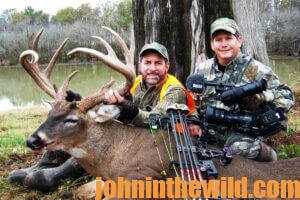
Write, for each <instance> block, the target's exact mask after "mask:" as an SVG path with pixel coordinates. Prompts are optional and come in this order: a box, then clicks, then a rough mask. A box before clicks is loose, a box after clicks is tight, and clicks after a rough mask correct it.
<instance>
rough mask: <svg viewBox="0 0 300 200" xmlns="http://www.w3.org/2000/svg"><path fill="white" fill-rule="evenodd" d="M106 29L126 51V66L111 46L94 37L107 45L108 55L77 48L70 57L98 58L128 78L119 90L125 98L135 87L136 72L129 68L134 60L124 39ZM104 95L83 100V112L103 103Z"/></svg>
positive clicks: (100, 94) (71, 52) (101, 93)
mask: <svg viewBox="0 0 300 200" xmlns="http://www.w3.org/2000/svg"><path fill="white" fill-rule="evenodd" d="M104 28H105V29H107V30H109V31H110V32H111V33H112V34H114V35H115V36H116V37H117V39H118V41H119V43H120V45H121V47H122V49H123V51H124V56H125V58H126V63H127V64H126V65H125V64H124V63H122V62H121V61H120V60H119V59H118V58H117V56H115V52H114V51H113V49H112V48H111V46H110V45H109V44H108V43H107V42H106V41H105V40H104V39H102V38H101V37H95V36H93V37H94V38H96V39H99V40H100V41H101V43H102V44H104V45H105V47H106V49H107V51H108V55H105V54H103V53H102V52H99V51H96V50H94V49H89V48H75V49H73V50H71V51H70V52H69V53H68V55H71V54H74V53H77V52H81V53H87V54H89V55H91V56H94V57H96V58H98V59H99V60H100V61H101V62H103V63H104V64H105V65H107V66H109V67H111V68H112V69H114V70H115V71H117V72H119V73H121V74H123V75H124V76H125V78H126V83H125V85H124V86H123V87H122V88H120V89H119V91H118V92H119V94H120V95H121V96H124V95H126V94H127V93H128V92H129V90H130V88H131V87H132V86H133V84H134V80H135V73H134V70H132V69H133V68H131V67H129V66H128V65H129V64H130V60H133V59H132V58H131V55H130V52H129V50H128V48H127V46H126V44H125V42H124V41H123V40H122V38H121V37H120V36H119V35H118V34H117V33H116V32H115V31H113V30H111V29H110V28H107V27H104ZM103 95H104V93H103V91H102V92H100V93H97V94H96V95H94V96H92V97H88V98H86V99H83V100H82V101H81V102H80V103H78V105H80V107H81V108H80V109H81V111H86V110H88V109H89V108H91V107H93V106H95V105H97V104H98V103H100V102H102V101H103V100H104V97H103ZM82 105H88V106H82Z"/></svg>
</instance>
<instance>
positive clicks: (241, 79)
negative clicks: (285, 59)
mask: <svg viewBox="0 0 300 200" xmlns="http://www.w3.org/2000/svg"><path fill="white" fill-rule="evenodd" d="M195 73H203V74H204V77H205V78H206V80H208V81H218V82H221V83H224V84H225V83H226V84H234V85H236V86H242V85H245V84H247V83H251V82H253V81H255V80H259V79H261V78H264V79H265V80H266V81H267V90H266V91H264V92H263V93H261V94H257V95H254V96H252V97H246V98H243V99H242V100H241V101H242V102H241V104H240V106H241V107H240V109H241V110H244V111H247V112H250V113H253V114H255V112H257V110H258V107H259V105H260V104H261V103H263V102H270V103H272V104H273V105H275V106H276V107H278V108H281V109H282V110H284V111H285V112H288V111H289V110H290V108H291V107H292V105H293V104H294V97H293V94H292V91H291V90H290V89H289V88H288V87H287V86H286V85H283V84H281V83H280V82H279V79H278V77H277V76H276V75H275V74H274V73H273V72H272V69H271V68H270V67H268V66H266V65H264V64H262V63H260V62H258V61H257V60H255V59H253V58H251V57H249V56H246V55H244V54H239V55H238V56H237V57H236V58H235V59H234V60H233V61H232V62H231V63H230V64H229V65H228V66H226V68H225V71H224V72H222V71H220V70H219V68H218V63H217V61H216V58H212V59H209V60H207V61H205V62H203V63H201V64H200V65H199V66H198V67H197V68H196V71H195ZM215 93H216V91H215V88H214V87H207V89H206V91H205V92H204V94H203V98H202V102H201V107H200V108H199V110H200V113H199V115H200V116H201V115H203V113H201V111H202V108H205V107H206V105H208V104H210V105H211V106H213V107H216V108H221V109H225V110H228V111H229V110H232V109H234V108H235V106H237V105H233V106H226V105H224V104H223V103H222V102H221V101H217V100H214V99H213V98H212V95H213V94H215ZM220 130H221V131H220ZM220 130H219V131H218V132H214V131H212V132H213V133H215V134H216V137H217V138H219V140H220V141H221V142H222V143H223V144H225V146H231V147H232V148H233V149H234V151H235V152H236V153H237V154H240V155H242V156H245V157H248V158H250V159H255V158H256V157H257V156H258V155H259V152H260V151H261V143H260V139H257V138H251V137H249V136H247V135H242V134H239V133H232V132H231V131H230V130H227V129H226V128H225V127H223V128H220Z"/></svg>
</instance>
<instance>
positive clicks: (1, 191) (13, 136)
mask: <svg viewBox="0 0 300 200" xmlns="http://www.w3.org/2000/svg"><path fill="white" fill-rule="evenodd" d="M46 115H47V111H46V110H44V109H43V108H40V107H35V108H33V109H30V110H29V109H26V110H14V111H10V112H5V113H0V199H3V200H11V199H14V200H24V199H27V200H35V199H41V200H48V199H49V200H50V199H51V200H52V199H76V198H75V196H74V193H73V191H74V190H75V189H76V188H78V187H79V186H80V185H82V184H84V183H86V182H88V181H90V180H91V179H92V177H90V176H83V177H81V178H79V179H67V180H64V182H63V183H62V185H61V186H60V187H59V188H58V190H57V191H55V192H51V193H47V194H44V193H41V192H38V191H34V190H30V189H28V188H26V187H23V186H19V185H14V184H10V183H9V182H8V180H7V176H8V174H9V172H11V171H12V170H15V169H20V168H25V167H30V166H32V165H34V164H35V163H36V161H37V160H38V159H39V157H40V153H34V152H32V151H31V150H30V149H29V148H27V147H26V145H25V141H26V139H27V137H28V135H30V134H31V133H33V132H34V131H35V130H36V129H37V128H38V127H39V126H40V124H41V123H42V122H43V121H44V120H45V119H46V117H47V116H46ZM289 119H290V121H289V125H290V127H289V131H288V133H283V132H281V133H279V134H276V135H274V136H273V137H272V138H271V140H270V141H269V144H270V145H272V146H273V147H274V148H275V149H276V151H277V152H278V155H279V157H280V158H281V159H286V158H291V157H295V156H300V142H299V140H300V111H293V112H291V113H290V116H289Z"/></svg>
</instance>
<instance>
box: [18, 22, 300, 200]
mask: <svg viewBox="0 0 300 200" xmlns="http://www.w3.org/2000/svg"><path fill="white" fill-rule="evenodd" d="M104 29H105V30H107V31H109V32H110V33H111V34H112V35H113V36H114V37H115V38H116V40H117V41H118V43H119V44H120V46H121V48H122V50H123V54H124V57H125V62H126V63H123V62H122V61H120V60H119V59H118V58H117V56H116V54H115V52H114V50H113V49H112V47H111V46H110V45H109V44H108V43H107V42H106V41H105V40H104V39H103V38H101V37H97V36H93V37H94V38H96V39H98V40H99V41H100V42H101V43H102V44H103V45H104V46H105V48H106V50H107V52H108V54H104V53H102V52H100V51H97V50H94V49H89V48H82V47H80V48H75V49H73V50H71V51H70V52H69V53H68V55H73V54H75V53H85V54H89V55H90V56H93V57H96V58H97V59H98V60H99V61H101V62H102V63H104V64H105V65H106V66H108V67H110V68H112V69H113V70H115V71H117V72H119V73H121V74H122V75H123V76H124V77H125V80H126V81H125V83H124V84H123V85H122V87H120V89H119V90H118V91H119V93H120V94H121V95H123V96H125V95H126V94H128V92H129V89H130V88H131V87H132V85H133V83H134V79H135V77H136V75H135V73H134V70H133V69H134V68H133V61H134V59H133V52H132V51H131V50H129V49H128V47H127V45H126V43H125V42H124V40H123V39H122V38H121V37H120V36H119V34H118V33H116V32H115V31H113V30H112V29H110V28H108V27H104ZM41 34H42V30H41V31H40V32H39V33H38V34H37V35H36V37H35V38H34V41H33V48H32V50H26V51H24V52H22V53H21V54H20V58H19V61H20V63H21V65H22V66H23V67H24V69H25V71H26V72H27V73H28V74H29V75H30V76H31V77H32V79H33V80H34V81H35V82H36V84H37V85H38V86H39V87H40V88H41V89H42V90H43V91H44V92H46V93H47V94H48V95H49V96H50V97H52V98H53V99H54V104H53V108H52V110H50V111H49V113H48V116H47V119H46V121H45V122H44V123H42V124H41V125H40V127H38V128H37V130H36V131H35V132H34V133H32V134H31V135H30V136H29V137H28V139H27V146H28V147H30V148H31V149H32V150H34V151H35V150H36V151H37V150H39V151H40V150H43V149H47V150H63V151H65V152H68V153H69V154H70V155H71V156H73V157H74V158H75V159H76V160H77V161H78V163H79V164H80V165H81V166H82V167H83V168H84V169H85V170H86V171H87V172H88V173H89V174H90V175H92V176H95V177H102V180H104V181H105V180H114V181H117V179H118V177H124V179H128V180H133V179H137V180H145V178H146V177H152V178H153V179H157V180H161V179H165V176H164V175H163V174H162V173H161V171H162V169H164V170H165V171H166V173H167V176H168V177H174V176H175V173H174V171H173V169H172V161H171V160H170V159H169V157H168V155H167V152H166V149H165V145H164V134H166V133H165V132H166V131H165V130H158V133H157V134H155V135H152V134H150V131H149V129H147V128H142V127H134V126H131V125H126V124H122V123H120V122H118V121H116V120H114V117H115V116H117V115H118V113H119V112H120V110H119V109H118V107H117V106H116V105H105V102H104V93H105V92H106V91H107V90H108V89H109V88H110V87H111V86H112V85H113V81H110V82H109V83H107V84H105V85H104V86H102V87H101V89H100V90H99V91H98V92H97V93H96V94H94V95H92V96H89V97H85V98H83V99H82V100H80V101H73V102H68V101H66V100H65V99H66V96H67V93H66V91H67V88H68V85H69V82H70V80H71V79H72V78H73V77H74V75H75V74H76V73H77V71H75V72H73V73H71V74H70V75H69V76H68V77H67V78H66V79H65V80H64V82H63V84H62V86H61V87H60V88H58V89H57V88H56V86H55V85H53V84H52V83H51V81H50V76H51V72H52V69H53V67H54V65H55V63H56V60H57V57H58V55H59V53H60V51H61V50H62V48H63V47H64V45H65V44H66V42H67V39H66V40H64V41H63V42H62V44H61V45H60V46H59V48H58V49H57V50H56V52H55V54H54V56H53V57H52V58H51V61H50V63H49V64H48V66H47V68H46V69H45V70H43V71H41V70H40V67H39V63H38V60H39V55H38V53H37V46H38V41H39V38H40V36H41ZM170 142H171V144H172V145H171V146H172V151H173V152H176V149H175V141H174V139H173V138H171V141H170ZM158 151H159V152H160V156H158ZM174 159H175V160H177V159H178V157H177V155H176V153H175V157H174ZM215 164H216V167H217V170H218V171H219V175H220V176H232V177H235V178H241V177H248V184H249V188H250V185H252V184H253V182H254V181H255V180H256V179H261V180H272V179H273V180H281V179H287V180H288V179H293V180H294V179H296V180H299V179H300V170H299V169H300V158H293V159H288V160H279V161H274V162H270V163H261V162H256V161H253V160H249V159H247V158H243V157H240V156H234V158H233V161H232V163H231V164H229V165H227V166H223V165H222V164H220V162H215ZM95 185H96V181H93V182H91V183H88V184H86V185H84V186H82V187H81V188H80V189H79V190H78V195H79V196H80V197H81V198H83V199H86V198H92V197H94V195H95V190H96V186H95Z"/></svg>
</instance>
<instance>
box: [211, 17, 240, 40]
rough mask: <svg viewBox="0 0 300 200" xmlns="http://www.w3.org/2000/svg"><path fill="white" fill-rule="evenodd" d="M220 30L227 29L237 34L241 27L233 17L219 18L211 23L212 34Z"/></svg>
mask: <svg viewBox="0 0 300 200" xmlns="http://www.w3.org/2000/svg"><path fill="white" fill-rule="evenodd" d="M219 30H225V31H227V32H229V33H232V34H236V33H239V32H240V30H239V27H238V25H237V24H236V22H235V21H234V20H233V19H229V18H226V17H224V18H219V19H216V20H215V21H214V22H213V23H212V24H211V25H210V36H211V37H212V35H213V34H214V33H215V32H216V31H219Z"/></svg>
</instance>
